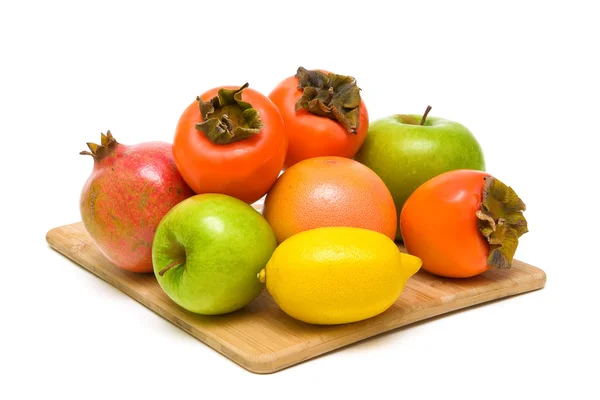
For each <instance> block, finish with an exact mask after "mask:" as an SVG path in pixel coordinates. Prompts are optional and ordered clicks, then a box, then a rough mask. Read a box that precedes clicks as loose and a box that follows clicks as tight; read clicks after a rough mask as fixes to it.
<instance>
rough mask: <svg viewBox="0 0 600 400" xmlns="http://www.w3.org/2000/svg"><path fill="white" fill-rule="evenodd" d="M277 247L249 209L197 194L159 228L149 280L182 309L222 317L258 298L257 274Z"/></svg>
mask: <svg viewBox="0 0 600 400" xmlns="http://www.w3.org/2000/svg"><path fill="white" fill-rule="evenodd" d="M276 246H277V241H276V239H275V234H274V233H273V231H272V230H271V227H270V226H269V224H268V223H267V221H266V220H265V219H264V218H263V216H262V215H260V213H259V212H258V211H256V210H255V209H254V208H252V207H251V206H250V205H248V204H247V203H245V202H243V201H241V200H238V199H236V198H234V197H230V196H226V195H223V194H199V195H195V196H192V197H190V198H188V199H186V200H183V201H182V202H180V203H179V204H177V205H176V206H175V207H173V208H172V209H171V210H170V211H169V212H168V213H167V214H166V215H165V216H164V217H163V219H162V220H161V222H160V223H159V225H158V227H157V229H156V233H155V235H154V242H153V244H152V263H153V266H154V274H155V275H156V278H157V280H158V283H159V284H160V286H161V287H162V289H163V290H164V292H165V293H166V294H167V295H168V296H169V297H170V298H171V299H172V300H173V301H174V302H175V303H177V304H178V305H179V306H181V307H183V308H184V309H186V310H188V311H191V312H193V313H197V314H203V315H217V314H225V313H228V312H232V311H235V310H238V309H240V308H242V307H244V306H245V305H247V304H248V303H250V302H251V301H252V300H253V299H254V298H256V297H257V296H258V295H259V294H260V293H261V291H262V290H263V289H264V284H262V283H261V282H260V281H259V280H258V279H257V274H258V273H259V272H260V270H261V269H263V268H264V267H265V265H266V264H267V262H268V261H269V259H270V258H271V255H272V254H273V251H275V247H276Z"/></svg>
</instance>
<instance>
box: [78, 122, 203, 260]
mask: <svg viewBox="0 0 600 400" xmlns="http://www.w3.org/2000/svg"><path fill="white" fill-rule="evenodd" d="M87 145H88V147H89V149H90V151H91V152H89V151H82V152H81V154H87V155H91V156H92V157H93V158H94V169H93V171H92V174H91V175H90V177H89V178H88V179H87V181H86V182H85V184H84V186H83V189H82V191H81V198H80V212H81V218H82V220H83V224H84V226H85V228H86V230H87V231H88V233H89V234H90V236H91V237H92V239H93V240H94V242H95V243H96V245H97V246H98V248H99V249H100V251H101V252H102V253H103V254H104V255H105V256H106V258H108V259H109V260H110V261H111V262H112V263H113V264H115V265H116V266H117V267H120V268H123V269H126V270H129V271H133V272H151V271H152V249H151V247H152V240H153V238H154V232H155V231H156V227H157V226H158V223H159V222H160V220H161V218H162V217H163V216H164V215H165V214H166V213H167V211H169V210H170V209H171V208H172V207H173V206H174V205H175V204H177V203H179V202H180V201H181V200H184V199H185V198H187V197H189V196H191V195H193V192H192V191H191V189H190V188H189V187H188V186H187V185H186V183H185V182H184V181H183V178H182V177H181V175H179V172H178V171H177V168H176V166H175V162H174V161H173V155H172V148H171V145H170V144H169V143H163V142H146V143H140V144H137V145H133V146H128V145H124V144H122V143H118V142H117V141H116V140H115V138H114V137H113V136H112V134H111V133H110V131H108V132H107V133H106V135H104V134H102V141H101V144H100V145H97V144H94V143H88V144H87Z"/></svg>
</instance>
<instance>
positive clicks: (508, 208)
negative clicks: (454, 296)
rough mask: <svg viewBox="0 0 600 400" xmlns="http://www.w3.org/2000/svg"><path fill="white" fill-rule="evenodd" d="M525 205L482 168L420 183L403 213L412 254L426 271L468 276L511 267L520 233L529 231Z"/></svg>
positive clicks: (460, 276) (445, 175) (403, 228)
mask: <svg viewBox="0 0 600 400" xmlns="http://www.w3.org/2000/svg"><path fill="white" fill-rule="evenodd" d="M523 211H525V204H524V203H523V201H522V200H521V199H520V198H519V196H517V194H516V193H515V191H514V190H513V189H512V188H511V187H509V186H506V185H505V184H504V183H502V182H501V181H499V180H498V179H496V178H495V177H493V176H491V175H490V174H488V173H486V172H482V171H475V170H464V169H463V170H454V171H450V172H446V173H443V174H441V175H438V176H436V177H434V178H432V179H430V180H428V181H427V182H425V183H424V184H422V185H421V186H419V187H418V188H417V189H416V190H415V191H414V192H413V193H412V194H411V195H410V197H409V198H408V200H407V201H406V203H405V204H404V207H403V208H402V211H401V213H400V228H401V230H402V237H403V239H404V245H405V246H406V249H407V251H408V253H409V254H412V255H414V256H417V257H419V258H420V259H421V260H423V269H424V270H426V271H428V272H431V273H433V274H436V275H440V276H445V277H451V278H468V277H472V276H475V275H479V274H481V273H483V272H485V271H487V270H489V269H490V268H492V267H498V268H510V265H511V262H512V259H513V256H514V254H515V251H516V250H517V246H518V242H519V240H518V239H519V237H520V236H521V235H523V234H524V233H526V232H527V231H528V228H527V220H526V219H525V217H524V216H523Z"/></svg>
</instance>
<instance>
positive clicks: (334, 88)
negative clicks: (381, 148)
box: [296, 67, 360, 134]
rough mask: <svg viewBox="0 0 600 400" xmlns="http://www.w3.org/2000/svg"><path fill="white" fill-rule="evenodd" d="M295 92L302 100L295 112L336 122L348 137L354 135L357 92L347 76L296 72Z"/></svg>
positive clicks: (357, 117)
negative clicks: (297, 90)
mask: <svg viewBox="0 0 600 400" xmlns="http://www.w3.org/2000/svg"><path fill="white" fill-rule="evenodd" d="M296 78H298V89H300V90H302V97H300V99H298V101H297V102H296V111H297V110H299V109H301V108H304V109H306V110H308V111H309V112H311V113H313V114H316V115H320V116H322V117H327V118H330V119H333V120H335V121H338V122H339V123H340V124H341V125H342V126H343V127H344V129H346V130H347V131H348V132H349V133H353V134H356V132H357V130H358V124H359V115H360V89H359V87H358V86H356V80H355V79H354V78H353V77H351V76H345V75H337V74H332V73H325V72H322V71H318V70H312V71H309V70H307V69H305V68H303V67H300V68H298V72H297V73H296Z"/></svg>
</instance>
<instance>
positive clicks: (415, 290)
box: [46, 222, 546, 373]
mask: <svg viewBox="0 0 600 400" xmlns="http://www.w3.org/2000/svg"><path fill="white" fill-rule="evenodd" d="M46 240H47V241H48V243H49V244H50V246H52V247H53V248H54V249H56V250H57V251H59V252H60V253H62V254H63V255H65V256H67V257H68V258H70V259H72V260H73V261H75V262H76V263H78V264H80V265H81V266H82V267H84V268H85V269H87V270H89V271H91V272H92V273H94V274H95V275H97V276H98V277H100V278H102V279H103V280H105V281H106V282H108V283H110V284H111V285H113V286H115V287H116V288H118V289H119V290H121V291H123V292H124V293H126V294H127V295H129V296H131V297H132V298H133V299H135V300H137V301H138V302H140V303H142V304H143V305H145V306H146V307H148V308H150V309H151V310H152V311H154V312H156V313H157V314H159V315H161V316H162V317H164V318H166V319H167V320H169V321H171V322H172V323H174V324H175V325H177V326H178V327H180V328H181V329H183V330H184V331H186V332H188V333H189V334H191V335H193V336H195V337H196V338H198V339H200V341H202V342H204V343H206V344H207V345H209V346H210V347H212V348H213V349H215V350H217V351H218V352H220V353H222V354H223V355H225V356H227V357H229V358H230V359H231V360H233V361H235V362H236V363H238V364H239V365H241V366H242V367H244V368H246V369H248V370H250V371H252V372H256V373H271V372H275V371H279V370H281V369H284V368H286V367H290V366H292V365H294V364H297V363H300V362H303V361H305V360H308V359H310V358H313V357H316V356H318V355H320V354H323V353H327V352H329V351H332V350H335V349H338V348H340V347H343V346H346V345H348V344H351V343H354V342H358V341H360V340H363V339H366V338H369V337H372V336H375V335H377V334H380V333H382V332H386V331H389V330H392V329H395V328H398V327H401V326H404V325H408V324H411V323H413V322H417V321H420V320H423V319H427V318H431V317H434V316H436V315H440V314H444V313H448V312H451V311H454V310H457V309H460V308H465V307H469V306H472V305H475V304H480V303H484V302H487V301H490V300H495V299H499V298H502V297H507V296H511V295H515V294H518V293H524V292H528V291H532V290H536V289H540V288H542V287H544V284H545V282H546V274H545V273H544V271H542V270H541V269H539V268H536V267H534V266H531V265H528V264H525V263H524V262H521V261H516V260H515V261H514V262H513V266H512V268H511V269H509V270H499V269H493V270H490V271H488V272H486V273H484V274H482V275H480V276H477V277H474V278H470V279H445V278H440V277H436V276H434V275H432V274H429V273H427V272H426V271H423V270H421V271H419V272H418V273H417V274H416V275H414V276H413V277H412V278H410V279H409V281H408V283H407V285H406V287H405V289H404V291H403V292H402V295H401V296H400V299H398V301H396V303H395V304H394V305H393V306H392V307H390V308H389V309H388V310H387V311H385V312H384V313H382V314H380V315H378V316H376V317H373V318H371V319H368V320H364V321H361V322H356V323H351V324H346V325H337V326H318V325H310V324H306V323H303V322H300V321H296V320H294V319H293V318H291V317H289V316H287V315H286V314H285V313H283V311H281V310H280V309H279V308H278V307H277V305H276V304H275V302H274V301H273V299H272V298H271V296H270V295H269V294H268V292H267V291H266V290H265V291H263V293H262V294H261V295H260V296H259V297H258V298H257V299H255V300H254V301H253V302H252V303H250V304H249V305H248V306H246V307H245V308H244V309H242V310H239V311H236V312H234V313H230V314H227V315H221V316H201V315H195V314H193V313H190V312H187V311H185V310H184V309H182V308H180V307H179V306H177V305H176V304H175V303H174V302H172V301H171V300H170V299H169V298H168V297H167V295H165V294H164V292H163V291H162V289H161V288H160V286H159V285H158V282H157V281H156V279H155V278H154V275H153V274H135V273H131V272H126V271H123V270H120V269H118V268H117V267H115V266H114V265H113V264H112V263H111V262H109V261H108V260H107V259H106V258H105V257H104V256H103V255H102V254H101V253H100V251H99V250H98V248H97V247H96V246H95V244H94V243H93V242H92V240H91V238H90V236H89V235H88V234H87V232H86V231H85V228H84V227H83V224H82V223H81V222H79V223H75V224H71V225H65V226H61V227H58V228H54V229H52V230H50V231H49V232H48V234H47V236H46ZM400 249H401V250H403V251H404V248H402V247H400ZM399 334H400V333H399Z"/></svg>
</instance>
